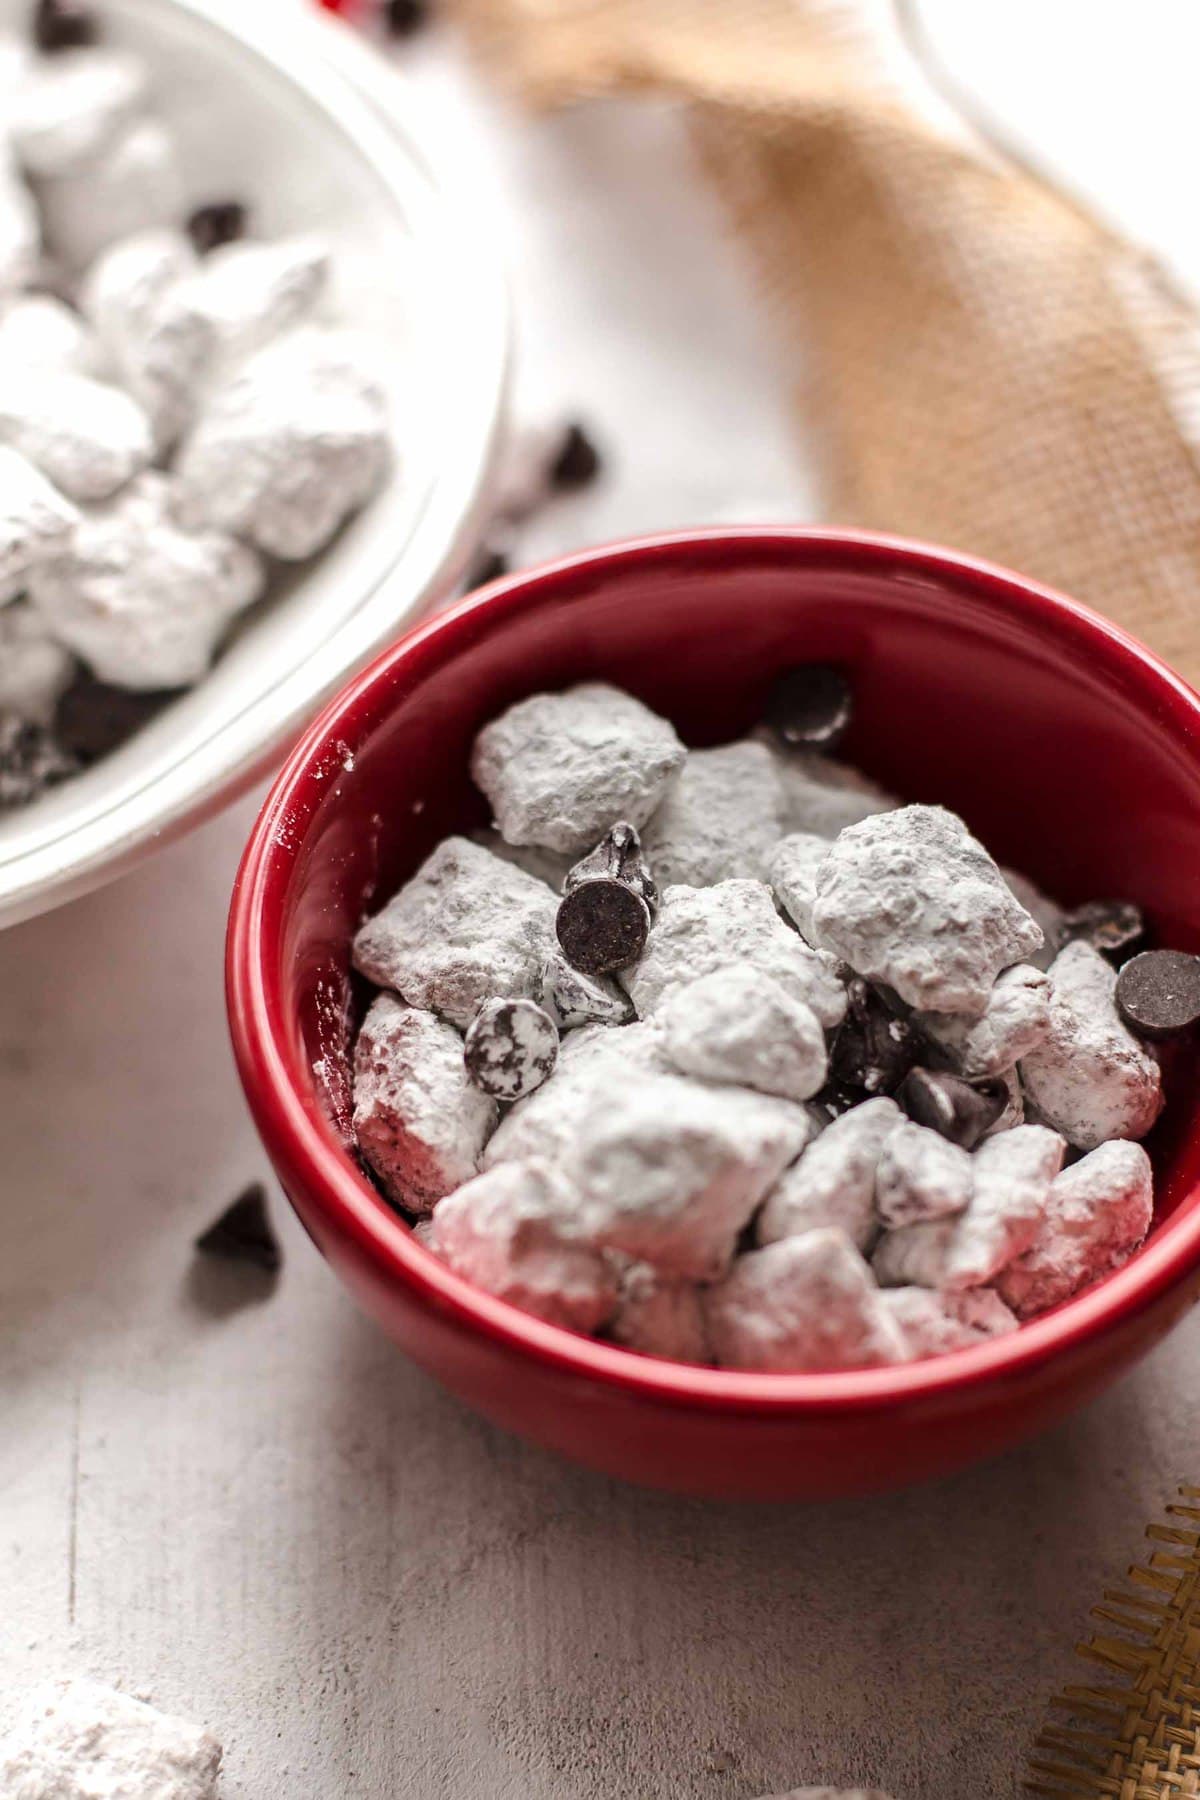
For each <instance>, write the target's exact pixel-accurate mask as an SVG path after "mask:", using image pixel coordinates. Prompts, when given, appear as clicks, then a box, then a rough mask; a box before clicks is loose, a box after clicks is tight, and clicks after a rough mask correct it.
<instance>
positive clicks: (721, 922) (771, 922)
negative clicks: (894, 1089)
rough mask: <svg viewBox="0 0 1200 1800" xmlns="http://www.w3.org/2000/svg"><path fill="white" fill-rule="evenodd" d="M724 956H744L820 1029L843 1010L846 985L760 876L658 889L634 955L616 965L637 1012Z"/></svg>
mask: <svg viewBox="0 0 1200 1800" xmlns="http://www.w3.org/2000/svg"><path fill="white" fill-rule="evenodd" d="M730 963H748V964H749V965H750V966H751V967H752V968H755V969H758V970H759V971H760V972H761V973H762V974H764V975H770V976H771V977H773V979H774V980H776V981H777V982H778V983H779V984H780V986H781V987H783V988H785V989H786V991H787V992H788V993H789V994H791V995H792V996H793V998H795V999H797V1000H803V1001H804V1003H805V1004H806V1005H807V1006H809V1007H811V1008H812V1010H813V1012H814V1013H815V1014H816V1015H817V1018H818V1019H819V1020H820V1022H821V1024H822V1025H823V1026H824V1027H825V1029H826V1030H827V1031H828V1030H831V1029H832V1027H833V1026H835V1025H839V1024H840V1023H841V1021H842V1020H843V1019H844V1018H845V1016H846V989H845V986H844V984H843V982H842V981H841V980H840V979H839V977H838V976H837V974H836V973H835V972H834V970H833V968H832V966H831V964H830V962H829V961H827V960H826V959H824V958H823V957H822V956H821V955H820V954H819V953H818V952H817V951H815V950H813V949H811V948H810V947H809V945H807V944H806V943H805V942H804V941H803V939H802V938H800V937H798V936H797V934H796V933H795V932H794V931H792V930H791V929H790V927H789V926H787V925H785V924H784V923H783V920H782V919H781V918H780V917H779V914H778V913H777V912H776V910H775V905H774V902H773V901H772V899H771V890H770V889H769V888H768V887H766V886H765V885H764V884H763V883H762V882H761V881H740V880H739V881H722V882H718V883H717V884H716V886H714V887H705V888H693V887H670V888H668V889H667V890H666V892H665V893H664V894H663V896H662V900H661V903H660V905H659V909H658V916H657V918H656V919H655V921H654V924H653V926H652V927H651V930H650V936H649V939H648V940H647V943H646V948H645V951H644V952H643V954H642V958H641V960H640V962H637V963H635V964H634V966H633V967H632V968H630V969H624V970H622V971H621V975H620V981H621V984H622V986H623V987H624V988H625V989H626V991H627V992H628V994H629V997H630V999H631V1000H632V1001H633V1004H634V1006H635V1007H636V1008H637V1012H638V1017H639V1018H642V1019H644V1018H648V1017H650V1016H651V1015H652V1014H653V1013H655V1012H656V1011H657V1009H658V1008H659V1006H661V1005H662V1003H663V1001H664V1000H665V999H666V997H667V995H668V994H669V993H670V992H671V990H672V988H676V987H679V986H681V985H682V984H683V983H685V982H688V981H695V980H697V979H698V978H699V977H700V976H702V975H711V974H712V973H713V972H714V971H715V970H717V969H723V968H725V967H727V966H728V965H729V964H730Z"/></svg>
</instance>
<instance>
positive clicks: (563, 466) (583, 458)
mask: <svg viewBox="0 0 1200 1800" xmlns="http://www.w3.org/2000/svg"><path fill="white" fill-rule="evenodd" d="M600 467H601V463H600V452H599V450H598V449H597V448H596V446H595V444H594V443H593V442H592V440H591V438H590V437H589V436H588V434H587V432H586V431H585V430H584V429H583V426H582V425H580V424H578V423H575V424H571V425H568V426H567V430H566V434H565V436H564V437H563V441H562V444H561V446H560V448H559V450H558V451H557V453H556V455H555V457H554V460H553V461H552V462H551V464H550V467H549V468H548V469H547V471H546V475H547V479H548V480H549V482H550V486H551V487H552V488H557V489H558V490H559V492H562V491H563V490H564V489H567V488H581V487H587V485H588V483H589V482H592V481H595V479H596V477H597V475H598V474H599V473H600Z"/></svg>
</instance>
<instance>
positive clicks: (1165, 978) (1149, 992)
mask: <svg viewBox="0 0 1200 1800" xmlns="http://www.w3.org/2000/svg"><path fill="white" fill-rule="evenodd" d="M1117 1011H1118V1012H1119V1013H1120V1015H1121V1017H1122V1018H1123V1019H1124V1021H1125V1023H1126V1024H1127V1025H1128V1026H1129V1029H1130V1030H1131V1031H1136V1032H1137V1033H1138V1035H1139V1036H1140V1037H1148V1038H1159V1037H1170V1036H1172V1034H1173V1033H1174V1032H1176V1031H1186V1029H1187V1028H1188V1026H1189V1025H1194V1024H1195V1023H1196V1021H1197V1020H1198V1019H1200V956H1192V955H1191V954H1190V953H1189V952H1188V951H1186V950H1143V951H1142V953H1141V955H1140V956H1135V957H1134V958H1133V959H1132V961H1130V962H1127V963H1126V964H1125V967H1124V968H1123V969H1122V970H1121V973H1120V974H1119V975H1118V976H1117Z"/></svg>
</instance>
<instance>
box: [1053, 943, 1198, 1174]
mask: <svg viewBox="0 0 1200 1800" xmlns="http://www.w3.org/2000/svg"><path fill="white" fill-rule="evenodd" d="M1050 983H1051V997H1050V1030H1049V1032H1048V1034H1047V1035H1046V1037H1045V1038H1044V1039H1043V1040H1042V1042H1041V1043H1040V1044H1039V1045H1038V1047H1037V1049H1036V1050H1034V1051H1033V1052H1032V1053H1031V1054H1030V1055H1027V1056H1025V1057H1024V1058H1023V1059H1022V1061H1021V1064H1020V1069H1021V1081H1022V1084H1023V1085H1024V1088H1025V1092H1026V1094H1027V1095H1028V1097H1029V1099H1030V1100H1031V1101H1032V1102H1033V1104H1034V1105H1035V1106H1036V1108H1037V1110H1038V1112H1039V1114H1040V1115H1041V1117H1042V1118H1043V1119H1045V1121H1046V1123H1047V1124H1048V1125H1052V1126H1053V1127H1054V1129H1055V1130H1056V1131H1061V1132H1062V1134H1063V1136H1064V1137H1065V1138H1067V1140H1068V1141H1069V1142H1070V1143H1072V1144H1075V1145H1077V1146H1078V1148H1079V1149H1081V1150H1094V1149H1095V1148H1096V1147H1097V1145H1099V1144H1102V1143H1104V1142H1105V1141H1106V1140H1107V1139H1108V1138H1140V1137H1144V1136H1145V1134H1146V1133H1147V1132H1148V1131H1149V1129H1150V1127H1151V1126H1152V1125H1153V1123H1154V1121H1155V1119H1157V1117H1158V1115H1159V1113H1160V1112H1161V1111H1162V1105H1163V1092H1162V1076H1161V1073H1160V1071H1159V1067H1158V1064H1157V1062H1156V1061H1155V1060H1154V1057H1153V1056H1152V1055H1151V1054H1150V1052H1149V1051H1148V1050H1147V1049H1146V1048H1145V1047H1144V1045H1142V1044H1141V1043H1140V1042H1139V1041H1138V1039H1137V1038H1136V1037H1134V1035H1133V1033H1132V1032H1131V1031H1129V1030H1128V1029H1127V1027H1126V1026H1125V1024H1124V1022H1123V1020H1122V1019H1121V1017H1120V1014H1119V1013H1118V1012H1117V1008H1116V1002H1115V999H1114V993H1115V990H1116V985H1117V972H1116V970H1115V969H1114V968H1113V967H1112V965H1111V963H1108V962H1106V961H1105V959H1104V957H1103V956H1101V954H1100V952H1099V951H1098V950H1094V949H1093V948H1092V946H1091V945H1090V944H1088V943H1085V942H1084V941H1083V940H1082V939H1078V940H1076V941H1075V942H1073V943H1070V944H1067V945H1066V946H1065V947H1064V948H1063V949H1062V950H1060V951H1059V953H1058V955H1057V956H1056V957H1055V959H1054V961H1053V963H1052V964H1051V965H1050Z"/></svg>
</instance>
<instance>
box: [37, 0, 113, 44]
mask: <svg viewBox="0 0 1200 1800" xmlns="http://www.w3.org/2000/svg"><path fill="white" fill-rule="evenodd" d="M99 36H100V29H99V24H98V22H97V19H96V14H95V12H94V11H93V9H92V8H91V7H90V6H88V5H86V4H85V0H37V5H36V6H35V7H34V9H33V41H34V43H35V44H36V45H37V47H38V49H39V50H40V51H41V52H42V53H43V55H45V56H53V55H54V54H55V52H56V51H58V50H82V49H83V48H84V47H85V46H86V45H88V44H94V43H95V42H96V41H97V39H98V38H99Z"/></svg>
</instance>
